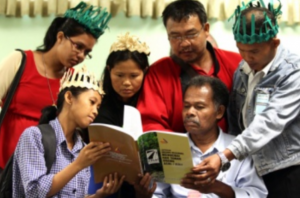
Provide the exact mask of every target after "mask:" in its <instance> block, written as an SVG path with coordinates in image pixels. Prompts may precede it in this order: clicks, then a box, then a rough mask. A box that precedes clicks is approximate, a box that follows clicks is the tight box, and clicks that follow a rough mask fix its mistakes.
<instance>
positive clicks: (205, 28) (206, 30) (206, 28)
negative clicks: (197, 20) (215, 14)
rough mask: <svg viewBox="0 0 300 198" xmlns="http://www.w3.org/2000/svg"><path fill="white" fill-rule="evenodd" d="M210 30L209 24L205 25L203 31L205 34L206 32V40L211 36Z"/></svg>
mask: <svg viewBox="0 0 300 198" xmlns="http://www.w3.org/2000/svg"><path fill="white" fill-rule="evenodd" d="M209 28H210V25H209V23H205V24H204V27H203V30H204V32H205V36H206V38H207V37H208V36H209Z"/></svg>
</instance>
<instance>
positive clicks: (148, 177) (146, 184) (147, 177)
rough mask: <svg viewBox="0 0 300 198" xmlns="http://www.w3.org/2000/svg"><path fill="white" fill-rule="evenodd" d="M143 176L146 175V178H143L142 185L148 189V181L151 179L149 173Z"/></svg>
mask: <svg viewBox="0 0 300 198" xmlns="http://www.w3.org/2000/svg"><path fill="white" fill-rule="evenodd" d="M145 176H146V178H145V179H146V180H145V184H144V186H143V187H144V188H145V189H147V190H148V189H149V187H150V182H151V180H152V179H151V177H150V175H149V174H148V175H145Z"/></svg>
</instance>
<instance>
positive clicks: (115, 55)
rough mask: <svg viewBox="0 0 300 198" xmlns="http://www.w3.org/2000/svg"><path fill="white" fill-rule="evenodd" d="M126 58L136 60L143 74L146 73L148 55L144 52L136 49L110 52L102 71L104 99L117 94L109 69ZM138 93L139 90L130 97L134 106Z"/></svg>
mask: <svg viewBox="0 0 300 198" xmlns="http://www.w3.org/2000/svg"><path fill="white" fill-rule="evenodd" d="M127 60H133V61H134V62H136V63H137V64H138V66H139V67H140V69H141V70H143V71H144V74H145V73H146V71H147V68H148V67H149V62H148V57H147V55H146V54H145V53H140V52H138V51H133V52H131V51H129V50H124V51H116V52H112V53H111V54H110V55H109V56H108V58H107V60H106V67H105V68H104V70H103V73H102V80H103V90H104V92H105V95H104V99H105V97H110V96H112V97H117V96H118V94H117V93H116V92H115V90H114V88H113V86H112V82H111V78H110V70H111V69H112V68H114V66H115V65H116V64H117V63H119V62H122V61H127ZM108 68H109V69H108ZM138 95H139V91H138V92H137V93H136V94H135V95H134V96H133V97H132V100H131V102H132V103H133V104H132V105H134V106H135V104H136V102H137V98H138Z"/></svg>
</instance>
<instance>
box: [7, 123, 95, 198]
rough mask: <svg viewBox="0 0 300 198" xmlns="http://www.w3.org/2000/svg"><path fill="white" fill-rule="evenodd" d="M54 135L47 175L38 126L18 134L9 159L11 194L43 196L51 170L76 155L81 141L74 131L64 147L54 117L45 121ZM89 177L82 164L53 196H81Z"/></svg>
mask: <svg viewBox="0 0 300 198" xmlns="http://www.w3.org/2000/svg"><path fill="white" fill-rule="evenodd" d="M49 124H50V125H51V126H52V127H53V129H54V131H55V135H56V145H55V146H56V159H55V161H54V163H53V165H52V167H51V170H50V173H49V174H48V175H47V174H46V172H47V168H46V165H45V158H44V147H43V144H42V141H41V137H42V135H41V132H40V130H39V128H38V127H36V126H34V127H29V128H27V129H26V130H25V131H24V132H23V134H22V135H21V137H20V140H19V142H18V145H17V148H16V150H15V155H14V161H13V197H16V198H18V197H30V198H35V197H38V198H42V197H46V195H47V193H48V192H49V191H50V189H51V185H52V180H53V177H54V175H55V174H57V173H58V172H60V171H61V170H63V169H64V168H65V167H66V166H68V165H69V164H70V163H72V162H73V161H74V160H75V159H76V158H77V156H78V155H79V152H80V150H81V149H82V148H83V146H84V143H83V142H82V141H81V138H80V136H79V135H78V134H76V135H75V137H74V141H75V145H74V147H73V149H72V150H71V151H70V150H69V149H68V147H67V142H66V138H65V135H64V133H63V130H62V127H61V125H60V123H59V121H58V119H57V118H56V119H55V120H52V121H50V123H49ZM89 177H90V171H89V168H85V169H83V170H82V171H80V172H79V173H77V175H76V176H75V177H73V179H71V180H70V181H69V182H68V183H67V184H66V185H65V186H64V188H63V189H61V190H60V191H59V192H58V193H57V194H56V195H54V196H53V197H57V198H58V197H80V198H82V197H84V196H85V195H86V192H87V186H88V181H89Z"/></svg>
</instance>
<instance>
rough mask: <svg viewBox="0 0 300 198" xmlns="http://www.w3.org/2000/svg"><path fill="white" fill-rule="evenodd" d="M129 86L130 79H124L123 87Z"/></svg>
mask: <svg viewBox="0 0 300 198" xmlns="http://www.w3.org/2000/svg"><path fill="white" fill-rule="evenodd" d="M130 84H131V83H130V79H129V78H126V79H124V81H123V85H125V86H129V85H130Z"/></svg>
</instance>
